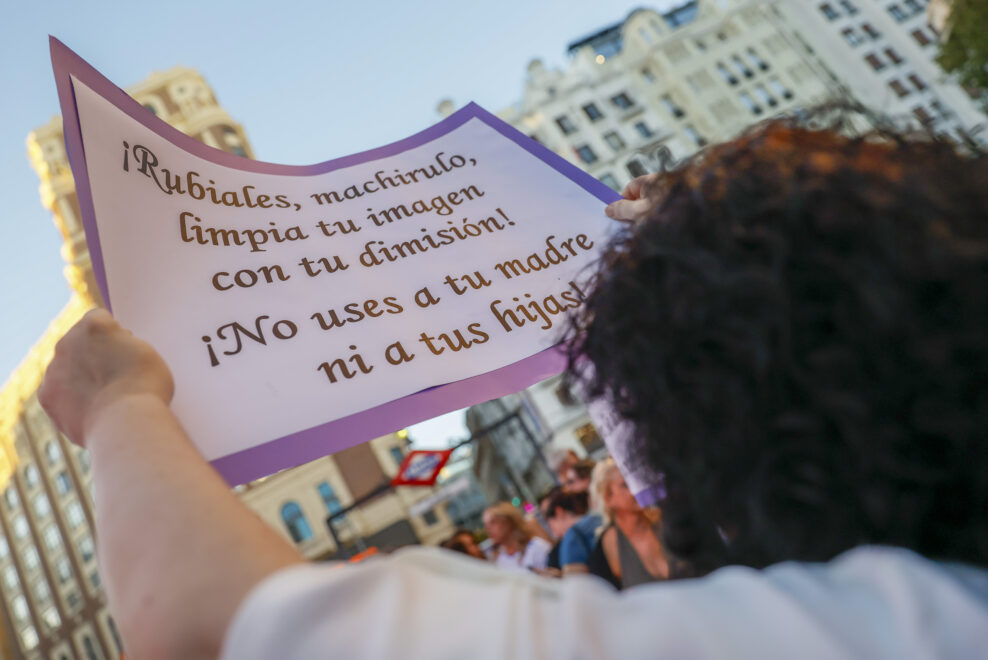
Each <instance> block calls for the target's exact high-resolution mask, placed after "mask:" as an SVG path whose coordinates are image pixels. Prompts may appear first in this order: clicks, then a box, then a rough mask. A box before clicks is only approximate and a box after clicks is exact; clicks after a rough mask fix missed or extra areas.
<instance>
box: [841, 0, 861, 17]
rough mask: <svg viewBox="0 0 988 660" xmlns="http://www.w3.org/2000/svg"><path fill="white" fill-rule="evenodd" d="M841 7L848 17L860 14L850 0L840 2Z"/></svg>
mask: <svg viewBox="0 0 988 660" xmlns="http://www.w3.org/2000/svg"><path fill="white" fill-rule="evenodd" d="M840 6H841V7H843V8H844V11H846V12H847V15H848V16H854V15H855V14H857V13H858V8H857V7H855V6H854V3H852V2H851V1H850V0H840Z"/></svg>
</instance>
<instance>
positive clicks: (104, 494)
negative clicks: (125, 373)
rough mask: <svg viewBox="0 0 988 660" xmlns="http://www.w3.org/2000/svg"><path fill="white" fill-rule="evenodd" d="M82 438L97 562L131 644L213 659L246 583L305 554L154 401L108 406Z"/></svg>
mask: <svg viewBox="0 0 988 660" xmlns="http://www.w3.org/2000/svg"><path fill="white" fill-rule="evenodd" d="M135 432H137V433H139V434H140V437H135V435H134V434H135ZM86 442H87V445H88V447H89V449H90V451H91V453H92V457H93V471H94V478H95V499H96V512H97V523H96V526H97V532H98V539H99V551H100V552H99V554H100V561H101V563H102V566H103V569H104V573H105V576H106V585H107V591H108V594H109V598H110V604H111V606H112V608H113V610H114V613H115V614H116V616H117V618H118V620H119V621H120V624H121V628H122V631H123V634H124V639H125V643H127V644H129V645H131V647H132V648H131V649H129V651H130V652H131V654H133V655H134V657H149V658H151V657H166V656H174V655H175V654H176V653H181V654H182V655H181V657H187V658H193V657H215V656H216V655H217V654H218V651H219V648H220V645H221V644H222V640H223V635H224V633H225V631H226V628H227V626H228V624H229V622H230V620H231V618H232V616H233V614H234V612H235V611H236V608H237V606H238V605H239V603H240V602H241V600H242V599H243V597H244V596H245V595H246V594H247V592H248V591H249V590H250V588H251V587H253V586H254V585H255V584H257V582H259V581H260V580H261V579H263V578H264V577H265V576H267V575H269V574H270V573H272V572H274V571H276V570H278V569H279V568H281V567H284V566H287V565H290V564H293V563H297V562H300V561H303V558H302V557H301V556H300V555H299V553H298V552H297V551H296V550H295V549H294V548H293V547H291V546H290V545H288V544H287V543H286V542H285V541H284V540H283V539H282V538H281V537H279V536H278V535H277V534H275V533H274V532H273V531H272V530H270V529H269V528H268V527H267V526H266V525H265V524H264V523H263V522H262V521H261V520H260V519H259V518H257V516H255V515H254V514H253V513H252V512H250V511H249V510H248V509H247V508H246V507H245V506H244V505H243V504H242V503H241V502H240V501H238V500H237V499H236V497H234V495H233V494H232V493H231V492H230V491H229V489H228V487H227V485H226V483H225V482H223V480H222V479H221V478H220V477H219V476H218V475H217V474H216V473H215V472H214V471H213V470H212V468H211V467H210V466H209V465H208V463H206V461H205V460H203V458H202V457H201V456H200V455H199V453H198V451H197V450H196V449H195V447H194V446H193V445H192V443H191V442H190V441H189V439H188V437H187V436H186V435H185V432H184V431H183V430H182V428H181V426H180V425H179V423H178V421H177V420H176V419H175V417H174V415H173V414H172V412H171V410H170V409H169V408H168V406H167V405H166V404H165V403H164V402H163V401H161V400H160V399H158V398H155V397H151V396H132V397H125V398H123V399H121V400H120V401H118V402H115V403H113V404H111V405H109V406H107V407H106V408H105V409H104V410H102V411H101V412H100V414H99V415H98V416H97V418H96V419H94V420H93V421H92V423H91V424H90V426H89V428H88V429H87V431H86Z"/></svg>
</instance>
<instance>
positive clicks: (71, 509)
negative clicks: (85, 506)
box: [65, 500, 86, 529]
mask: <svg viewBox="0 0 988 660" xmlns="http://www.w3.org/2000/svg"><path fill="white" fill-rule="evenodd" d="M65 519H66V520H67V521H68V523H69V527H71V528H72V529H76V528H77V527H79V525H81V524H82V523H84V522H85V521H86V516H85V514H83V512H82V505H81V504H79V500H72V501H71V502H69V505H68V506H67V507H65Z"/></svg>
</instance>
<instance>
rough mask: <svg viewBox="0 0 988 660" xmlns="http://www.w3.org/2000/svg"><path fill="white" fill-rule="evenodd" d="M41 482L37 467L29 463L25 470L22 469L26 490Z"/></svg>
mask: <svg viewBox="0 0 988 660" xmlns="http://www.w3.org/2000/svg"><path fill="white" fill-rule="evenodd" d="M40 480H41V473H39V472H38V466H37V465H35V464H34V463H31V464H30V465H28V466H27V467H26V468H24V482H25V483H27V487H28V488H34V487H35V486H37V485H38V482H39V481H40Z"/></svg>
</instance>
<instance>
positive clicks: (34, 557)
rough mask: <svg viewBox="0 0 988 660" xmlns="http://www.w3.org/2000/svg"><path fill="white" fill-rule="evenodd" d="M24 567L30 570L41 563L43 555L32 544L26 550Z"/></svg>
mask: <svg viewBox="0 0 988 660" xmlns="http://www.w3.org/2000/svg"><path fill="white" fill-rule="evenodd" d="M23 557H24V568H26V569H27V570H29V571H33V570H34V569H36V568H37V567H38V564H40V563H41V557H39V556H38V550H37V549H36V548H35V547H34V546H33V545H32V546H30V547H29V548H28V549H27V550H25V551H24V554H23Z"/></svg>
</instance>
